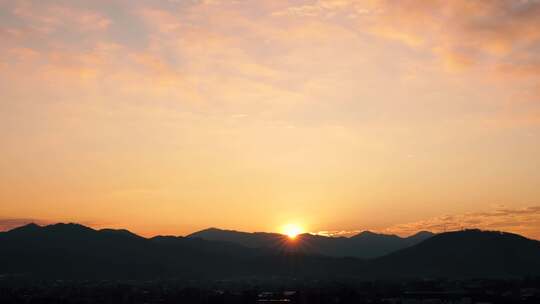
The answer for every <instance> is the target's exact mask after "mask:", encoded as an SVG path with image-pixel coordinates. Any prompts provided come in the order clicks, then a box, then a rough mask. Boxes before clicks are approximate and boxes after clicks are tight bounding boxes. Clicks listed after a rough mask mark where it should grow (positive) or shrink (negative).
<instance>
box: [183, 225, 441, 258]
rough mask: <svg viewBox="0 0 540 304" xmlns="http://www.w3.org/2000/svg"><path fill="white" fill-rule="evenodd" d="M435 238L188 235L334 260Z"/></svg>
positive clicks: (382, 252) (377, 253)
mask: <svg viewBox="0 0 540 304" xmlns="http://www.w3.org/2000/svg"><path fill="white" fill-rule="evenodd" d="M433 235H434V234H433V233H431V232H427V231H422V232H419V233H417V234H415V235H413V236H410V237H406V238H402V237H399V236H397V235H387V234H378V233H373V232H370V231H364V232H361V233H359V234H357V235H355V236H352V237H350V238H346V237H326V236H320V235H312V234H302V235H299V236H298V237H297V239H296V240H295V241H294V246H284V244H290V243H291V242H290V241H289V238H288V237H287V236H286V235H282V234H278V233H265V232H254V233H247V232H241V231H235V230H222V229H218V228H209V229H205V230H202V231H198V232H195V233H193V234H190V235H188V236H187V237H188V238H200V239H204V240H208V241H225V242H231V243H236V244H239V245H243V246H246V247H250V248H267V249H281V250H289V251H296V252H302V253H305V254H319V255H326V256H332V257H357V258H363V259H367V258H375V257H380V256H383V255H386V254H389V253H391V252H394V251H397V250H400V249H403V248H407V247H410V246H413V245H415V244H418V243H420V242H422V241H424V240H426V239H428V238H430V237H432V236H433Z"/></svg>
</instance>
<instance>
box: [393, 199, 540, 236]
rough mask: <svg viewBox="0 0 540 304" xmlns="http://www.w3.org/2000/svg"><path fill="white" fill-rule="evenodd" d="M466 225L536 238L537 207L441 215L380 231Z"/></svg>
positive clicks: (449, 228) (407, 231)
mask: <svg viewBox="0 0 540 304" xmlns="http://www.w3.org/2000/svg"><path fill="white" fill-rule="evenodd" d="M469 228H479V229H485V230H500V231H506V232H514V233H518V234H522V235H524V236H527V237H531V238H535V239H540V206H531V207H526V208H516V209H512V208H504V207H502V208H497V209H495V210H493V211H488V212H472V213H464V214H455V215H445V216H439V217H434V218H429V219H426V220H421V221H417V222H411V223H405V224H399V225H395V226H392V227H389V228H387V229H385V230H384V231H385V232H389V233H396V234H401V235H410V234H413V233H415V232H418V231H422V230H428V231H432V232H445V231H454V230H461V229H469Z"/></svg>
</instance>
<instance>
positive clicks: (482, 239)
mask: <svg viewBox="0 0 540 304" xmlns="http://www.w3.org/2000/svg"><path fill="white" fill-rule="evenodd" d="M214 232H215V231H214ZM263 235H266V234H263ZM268 235H269V236H268ZM268 235H266V236H267V237H275V238H279V237H282V236H280V235H275V234H268ZM303 237H304V239H303V242H304V243H296V241H297V240H295V241H290V240H288V239H287V240H284V241H288V242H289V243H287V244H284V245H283V246H282V247H277V248H268V247H265V248H250V247H247V246H243V245H239V244H238V243H235V242H228V241H223V240H214V241H210V240H204V239H202V238H196V237H176V236H156V237H153V238H144V237H140V236H138V235H136V234H133V233H131V232H129V231H127V230H112V229H103V230H94V229H92V228H89V227H85V226H82V225H78V224H55V225H49V226H43V227H42V226H39V225H35V224H29V225H26V226H23V227H19V228H16V229H13V230H11V231H8V232H2V233H0V248H1V250H0V274H12V275H22V276H30V277H40V278H47V279H66V278H84V279H111V278H123V279H159V278H184V279H206V278H212V279H219V278H242V277H250V278H253V277H258V276H260V277H267V276H268V277H275V276H287V277H299V278H307V277H311V278H325V279H327V278H333V277H334V278H340V277H341V278H343V277H346V278H360V279H373V278H402V277H412V278H426V277H428V278H432V277H442V278H456V277H457V278H461V277H478V278H491V277H505V278H506V277H518V276H526V275H540V242H538V241H535V240H530V239H527V238H524V237H522V236H519V235H516V234H510V233H501V232H490V231H480V230H466V231H458V232H448V233H442V234H438V235H435V236H433V237H430V238H427V239H426V240H424V241H422V242H420V243H418V244H415V245H412V246H410V247H407V248H404V249H401V250H398V251H395V252H393V253H391V254H388V255H386V256H383V257H378V258H374V259H370V260H363V259H359V258H337V257H329V256H324V255H320V254H314V253H307V252H305V251H302V250H294V246H296V245H300V247H301V248H306V247H307V248H309V246H308V245H307V244H308V243H309V242H312V240H315V241H313V242H322V241H321V240H323V241H324V242H333V241H334V240H332V239H329V238H326V237H321V236H310V235H303ZM389 238H390V239H394V237H391V236H390V237H389ZM343 239H345V238H338V240H339V241H343ZM351 239H352V241H354V240H355V239H360V240H362V241H363V242H366V241H365V240H370V242H372V241H373V240H374V239H375V240H378V238H377V237H376V236H374V234H373V233H361V234H360V235H358V236H356V237H354V238H351ZM351 239H348V241H351ZM324 245H325V246H326V245H327V244H326V243H325V244H324ZM283 248H285V249H283ZM291 248H292V249H291Z"/></svg>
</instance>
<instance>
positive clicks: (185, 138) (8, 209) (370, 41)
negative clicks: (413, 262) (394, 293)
mask: <svg viewBox="0 0 540 304" xmlns="http://www.w3.org/2000/svg"><path fill="white" fill-rule="evenodd" d="M0 145H1V149H0V230H6V229H10V228H12V227H15V226H17V225H21V224H24V223H27V222H30V221H32V222H38V223H53V222H59V221H61V222H78V223H82V224H86V225H90V226H92V227H113V228H114V227H116V228H127V229H130V230H132V231H134V232H137V233H140V234H142V235H147V236H150V235H156V234H174V235H185V234H188V233H190V232H193V231H196V230H200V229H204V228H207V227H221V228H227V229H236V230H243V231H279V230H280V229H281V228H280V227H283V226H284V225H288V224H295V225H299V226H301V227H303V229H304V230H305V231H309V232H316V233H321V234H326V235H350V234H353V233H355V232H357V231H361V230H366V229H369V230H373V231H379V232H384V233H396V234H399V235H409V234H411V233H414V232H416V231H418V230H431V231H434V232H441V231H449V230H456V229H462V228H474V227H476V228H481V229H489V230H505V231H511V232H516V233H520V234H523V235H525V236H528V237H531V238H537V239H540V202H539V200H540V2H539V1H534V0H528V1H527V0H519V1H517V0H516V1H514V0H508V1H503V0H485V1H474V0H454V1H444V0H433V1H421V0H403V1H391V0H366V1H353V0H318V1H314V0H310V1H279V0H278V1H274V0H272V1H270V0H260V1H249V0H245V1H242V0H228V1H226V0H168V1H167V0H161V1H157V0H155V1H152V0H107V1H105V0H47V1H44V0H0Z"/></svg>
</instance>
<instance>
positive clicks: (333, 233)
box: [311, 230, 362, 237]
mask: <svg viewBox="0 0 540 304" xmlns="http://www.w3.org/2000/svg"><path fill="white" fill-rule="evenodd" d="M360 232H362V230H321V231H317V232H311V234H314V235H320V236H327V237H351V236H354V235H356V234H358V233H360Z"/></svg>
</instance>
